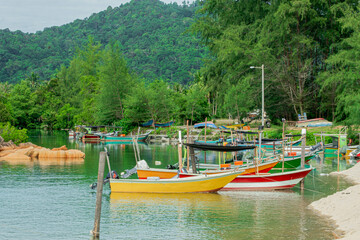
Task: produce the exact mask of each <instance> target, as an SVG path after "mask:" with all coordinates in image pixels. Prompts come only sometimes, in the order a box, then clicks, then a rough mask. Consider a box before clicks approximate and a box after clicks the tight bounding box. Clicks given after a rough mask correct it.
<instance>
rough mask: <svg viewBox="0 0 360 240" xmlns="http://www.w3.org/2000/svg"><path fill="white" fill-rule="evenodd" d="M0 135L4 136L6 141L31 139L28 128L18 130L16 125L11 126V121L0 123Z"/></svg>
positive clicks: (15, 141) (17, 141)
mask: <svg viewBox="0 0 360 240" xmlns="http://www.w3.org/2000/svg"><path fill="white" fill-rule="evenodd" d="M0 136H2V138H3V139H4V141H5V142H8V141H10V140H11V141H13V142H14V143H15V144H19V143H22V142H27V141H28V139H29V137H28V135H27V129H26V128H24V129H21V130H18V129H16V128H15V127H14V126H11V124H10V123H6V124H2V123H0Z"/></svg>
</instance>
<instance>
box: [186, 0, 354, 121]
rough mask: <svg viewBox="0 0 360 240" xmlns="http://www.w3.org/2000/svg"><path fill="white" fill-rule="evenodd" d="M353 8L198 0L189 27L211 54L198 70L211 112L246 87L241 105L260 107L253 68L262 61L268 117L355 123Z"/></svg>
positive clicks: (350, 0)
mask: <svg viewBox="0 0 360 240" xmlns="http://www.w3.org/2000/svg"><path fill="white" fill-rule="evenodd" d="M357 6H358V1H355V0H347V1H343V0H337V1H335V0H334V1H323V0H300V1H299V0H286V1H285V0H284V1H233V0H221V1H219V0H206V1H202V8H201V10H200V14H201V17H200V18H199V19H198V20H197V22H196V23H195V24H194V25H193V26H192V29H193V31H194V32H196V33H199V34H200V35H201V37H202V41H203V43H204V44H206V45H207V46H208V47H209V48H210V50H211V53H212V54H213V55H214V57H213V58H211V59H209V61H208V62H207V63H206V65H205V67H204V68H203V69H202V71H201V75H202V76H203V79H202V80H203V81H204V82H205V83H206V85H208V86H209V87H210V92H211V104H212V105H213V114H214V115H218V116H223V115H225V114H226V113H228V112H229V110H228V109H227V108H221V107H220V106H219V105H220V103H222V102H224V101H227V99H228V96H227V95H228V94H229V89H231V90H233V89H235V88H238V89H239V90H240V89H243V90H244V91H246V95H247V96H248V97H247V99H241V102H242V103H243V105H244V106H246V107H251V106H254V105H253V104H252V103H254V104H255V106H257V107H259V106H260V105H261V104H260V101H261V94H260V93H261V83H260V81H261V70H258V69H250V66H257V67H260V66H261V65H262V64H264V65H265V99H266V100H265V110H266V111H267V112H268V113H269V114H270V116H271V117H272V118H276V119H279V118H282V117H286V118H287V119H296V116H297V115H298V114H303V113H304V112H306V113H307V115H308V116H309V117H310V118H312V117H326V118H328V119H329V120H337V121H343V120H349V121H351V123H359V120H358V119H359V118H358V116H359V115H358V111H357V110H356V109H360V101H359V88H360V86H359V85H360V83H359V79H360V74H359V69H358V68H359V65H358V64H357V63H358V62H359V38H358V37H359V30H360V29H359V23H360V22H359V9H358V8H357ZM240 86H243V87H240ZM244 87H245V88H244ZM246 87H248V88H249V89H246ZM224 89H225V91H224ZM241 94H243V93H241ZM237 98H238V96H236V95H233V97H232V100H233V101H234V102H236V101H237ZM233 104H234V103H231V105H233ZM226 105H227V104H226ZM231 105H230V106H231ZM231 109H233V111H234V110H235V109H234V108H233V107H231ZM355 116H357V117H355ZM349 123H350V122H349Z"/></svg>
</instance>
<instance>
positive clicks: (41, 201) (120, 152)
mask: <svg viewBox="0 0 360 240" xmlns="http://www.w3.org/2000/svg"><path fill="white" fill-rule="evenodd" d="M30 135H31V137H30V141H31V142H33V143H34V144H37V145H39V146H43V147H48V148H53V147H60V146H62V145H66V146H67V147H68V148H69V149H70V148H74V149H79V150H81V151H83V152H85V154H86V157H85V160H83V161H70V160H65V161H64V160H47V161H41V162H39V161H31V162H28V161H17V162H5V161H2V162H1V161H0V229H1V233H0V239H91V236H90V230H92V228H93V225H94V213H95V202H96V191H95V190H91V189H90V187H89V185H90V184H91V183H93V182H96V180H97V168H98V159H99V152H100V151H103V150H104V147H105V146H106V147H107V149H108V151H109V152H110V162H111V167H112V169H115V170H117V171H118V172H121V171H124V170H125V169H130V168H132V167H134V165H135V160H134V150H133V147H132V145H130V144H106V145H105V144H101V143H82V142H78V141H74V140H69V139H68V135H67V132H64V131H58V132H40V131H32V132H30ZM139 148H140V155H141V158H142V159H146V161H147V162H148V164H149V166H150V167H166V166H167V165H168V164H174V163H176V162H177V147H176V146H171V145H146V144H140V145H139ZM209 155H210V154H209ZM155 161H160V162H161V165H160V166H155ZM310 164H311V165H312V166H314V167H316V169H315V170H314V171H312V172H311V173H310V174H309V175H308V176H307V177H306V178H305V190H304V191H303V192H302V191H301V190H300V189H299V186H295V187H294V188H293V189H292V190H287V191H269V192H221V191H220V192H218V193H216V194H114V193H110V189H109V186H108V185H107V186H105V188H104V195H103V203H102V213H101V224H100V238H101V239H190V238H192V239H333V238H334V235H333V232H334V230H335V227H334V226H333V223H332V222H331V221H329V220H328V219H327V218H326V217H323V216H319V215H318V214H317V212H315V211H313V210H311V209H308V208H307V206H308V205H309V204H310V203H311V202H312V201H315V200H318V199H320V198H323V197H326V196H327V195H329V194H333V193H335V192H336V191H340V190H343V189H345V188H347V187H349V186H351V183H349V182H347V181H345V180H344V179H342V178H341V177H336V176H329V175H328V173H329V172H331V171H336V170H337V160H336V159H334V158H325V159H324V160H323V161H321V160H320V159H318V160H315V159H313V160H311V161H310ZM350 166H351V163H349V162H348V161H345V160H341V162H340V169H341V170H344V169H346V168H348V167H350ZM106 173H107V171H106Z"/></svg>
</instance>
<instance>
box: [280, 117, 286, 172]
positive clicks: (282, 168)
mask: <svg viewBox="0 0 360 240" xmlns="http://www.w3.org/2000/svg"><path fill="white" fill-rule="evenodd" d="M285 121H286V120H285V118H283V119H282V122H283V132H282V165H281V171H282V172H284V167H285Z"/></svg>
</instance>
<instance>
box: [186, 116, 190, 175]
mask: <svg viewBox="0 0 360 240" xmlns="http://www.w3.org/2000/svg"><path fill="white" fill-rule="evenodd" d="M186 132H187V134H186V142H187V143H189V142H190V140H189V120H186ZM186 155H187V162H186V165H187V166H186V170H187V171H188V172H189V169H190V163H189V162H190V160H189V159H190V149H189V146H187V151H186Z"/></svg>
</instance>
